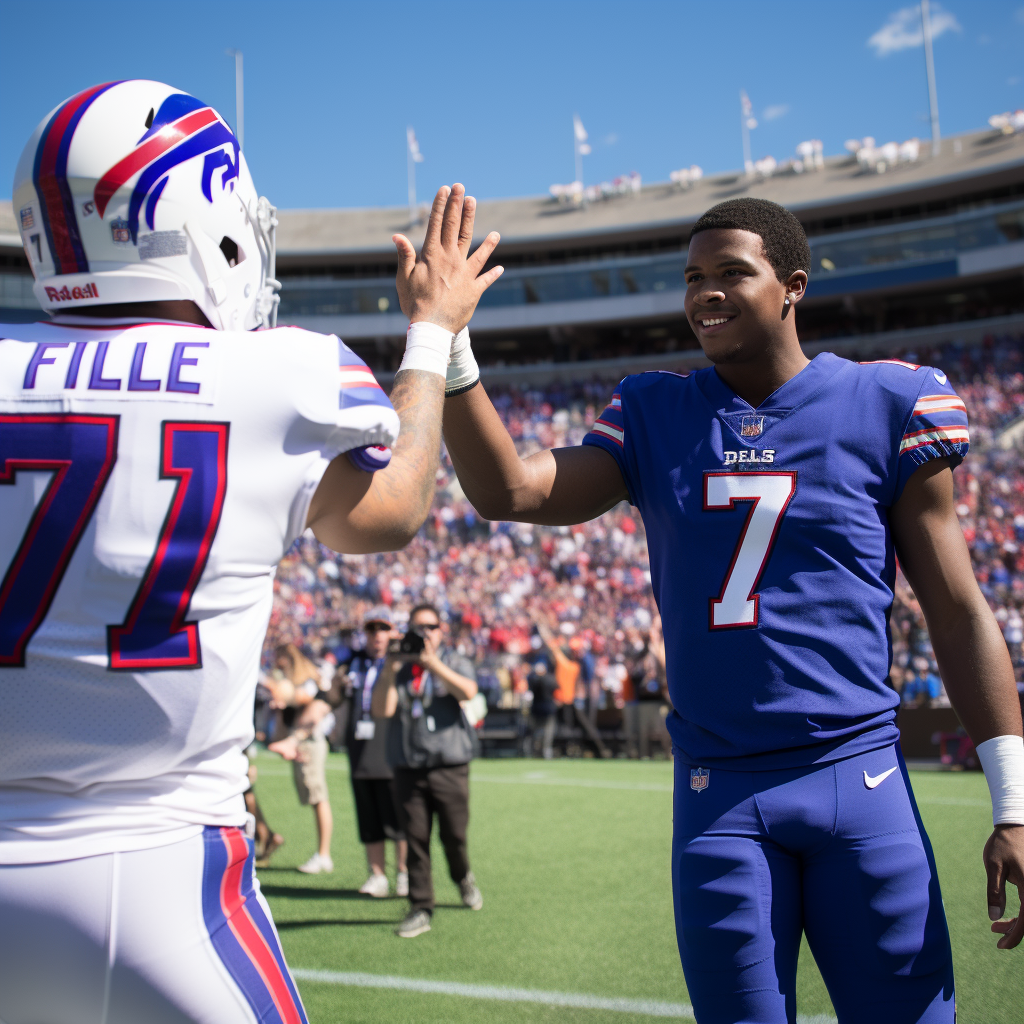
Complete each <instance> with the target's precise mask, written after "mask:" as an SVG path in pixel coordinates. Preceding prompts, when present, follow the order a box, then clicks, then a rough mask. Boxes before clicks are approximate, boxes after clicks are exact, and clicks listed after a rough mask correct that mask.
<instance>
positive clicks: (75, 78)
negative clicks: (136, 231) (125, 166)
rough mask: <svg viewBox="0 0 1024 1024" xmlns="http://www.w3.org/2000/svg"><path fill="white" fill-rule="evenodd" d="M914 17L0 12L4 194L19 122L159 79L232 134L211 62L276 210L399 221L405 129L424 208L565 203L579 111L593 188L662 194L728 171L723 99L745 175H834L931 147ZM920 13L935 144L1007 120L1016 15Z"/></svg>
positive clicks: (727, 8)
mask: <svg viewBox="0 0 1024 1024" xmlns="http://www.w3.org/2000/svg"><path fill="white" fill-rule="evenodd" d="M910 6H912V5H909V4H908V3H907V2H906V0H904V2H901V0H894V2H877V0H857V2H856V3H850V2H845V3H838V2H832V0H815V2H807V0H789V2H787V3H781V2H776V0H733V2H731V3H729V4H724V3H714V2H707V0H705V2H703V3H697V2H691V0H676V2H671V3H670V2H660V0H619V2H614V3H606V2H603V0H585V2H577V0H543V2H534V0H506V2H503V3H497V2H488V0H485V2H480V0H477V2H475V3H461V2H458V0H449V2H448V3H446V4H427V3H398V2H389V0H375V2H372V3H361V4H349V3H343V2H335V3H320V2H315V0H289V2H287V3H280V2H278V3H263V2H261V0H248V2H245V3H238V2H233V0H218V2H217V3H211V2H209V0H206V2H195V0H177V2H176V3H174V4H154V3H138V2H132V3H124V2H120V0H104V2H103V3H102V4H88V3H85V4H83V3H81V2H75V3H57V2H46V0H36V3H34V4H14V3H6V4H5V5H4V10H3V27H4V39H5V46H4V59H3V60H2V61H0V196H10V194H11V182H12V178H13V174H14V167H15V164H16V163H17V159H18V155H19V153H20V152H21V148H22V146H23V145H24V143H25V141H26V140H27V138H28V136H29V135H30V133H31V132H32V129H33V128H34V126H35V125H36V123H37V122H38V121H39V120H41V119H42V117H43V116H44V115H45V114H46V112H47V111H48V110H50V109H51V108H52V107H53V106H55V105H56V104H57V103H59V102H60V101H61V100H63V99H64V98H65V97H67V96H68V95H71V94H73V93H75V92H77V91H79V90H80V89H82V88H85V87H86V86H88V85H92V84H94V83H97V82H101V81H109V80H111V79H120V78H133V77H134V78H155V79H159V80H162V81H166V82H169V83H171V84H173V85H174V86H176V87H178V88H181V89H184V90H186V91H188V92H192V93H194V94H195V95H197V96H199V97H201V98H202V99H204V100H205V101H206V102H208V103H211V104H213V105H214V106H215V107H217V108H218V109H219V110H220V111H221V113H222V114H223V115H224V116H225V117H226V118H227V119H228V120H229V121H230V122H232V123H233V122H234V64H233V61H232V59H231V58H230V57H228V56H227V55H226V54H225V52H224V51H225V48H227V47H237V48H240V49H241V50H243V51H244V54H245V83H246V89H245V137H246V147H245V149H246V156H247V159H248V161H249V165H250V167H251V169H252V172H253V176H254V178H255V180H256V185H257V187H258V188H259V190H260V191H261V192H263V193H265V194H266V195H267V196H269V197H270V199H271V200H272V201H273V202H275V203H276V204H277V205H278V206H281V207H286V208H287V207H320V206H373V205H382V204H402V203H404V202H405V195H406V161H405V129H406V125H407V124H411V125H413V126H414V127H415V130H416V134H417V136H418V138H419V142H420V147H421V149H422V152H423V154H424V157H425V161H424V162H423V163H422V164H420V165H419V167H418V193H419V197H420V198H421V199H425V198H426V197H427V196H428V195H429V194H430V193H431V192H432V190H433V189H434V188H435V187H436V186H437V185H440V184H442V183H445V182H451V181H455V180H461V181H463V182H465V183H466V185H467V187H468V188H469V190H470V191H471V192H472V193H473V194H475V195H477V196H480V197H481V198H494V197H499V196H514V195H529V194H537V193H542V192H545V191H546V190H547V187H548V186H549V185H550V184H552V183H554V182H567V181H571V180H572V178H573V150H572V115H573V113H574V112H576V113H578V114H579V115H580V117H581V119H582V121H583V124H584V125H585V127H586V129H587V131H588V132H589V134H590V140H591V142H592V144H593V153H592V154H591V155H590V156H589V157H587V158H585V164H584V178H585V180H586V181H587V182H588V183H590V182H595V181H600V180H602V179H607V178H610V177H613V176H614V175H616V174H621V173H626V172H629V171H634V170H635V171H639V172H640V173H641V174H642V175H643V178H644V180H645V181H659V180H660V181H663V180H667V178H668V175H669V172H670V171H671V170H673V169H675V168H677V167H684V166H689V165H690V164H693V163H696V164H699V165H700V166H702V167H703V168H704V170H705V172H706V173H707V172H714V171H721V170H728V169H732V168H736V167H739V166H740V165H741V163H742V151H741V143H740V132H739V100H738V93H739V90H740V89H746V90H747V92H748V93H749V94H750V98H751V101H752V102H753V105H754V110H755V114H756V116H757V117H758V120H759V122H760V123H759V126H758V128H757V129H756V130H755V131H754V132H753V133H752V146H753V154H754V157H755V158H758V157H762V156H765V155H767V154H771V155H772V156H774V157H775V158H776V159H777V160H782V159H784V158H786V157H787V156H790V155H792V154H793V151H794V148H795V146H796V144H797V143H798V142H800V141H802V140H804V139H809V138H820V139H822V140H823V141H824V143H825V152H826V153H835V152H839V151H840V150H841V149H842V144H843V141H844V140H845V139H848V138H853V137H860V136H864V135H873V136H874V137H875V138H876V139H877V141H878V142H879V143H882V142H887V141H890V140H895V141H902V140H903V139H906V138H909V137H911V136H914V135H917V136H920V137H927V136H928V134H929V127H928V123H927V112H928V97H927V90H926V82H925V71H924V54H923V51H922V49H921V47H920V45H915V42H916V40H915V32H917V30H918V26H919V21H918V20H916V18H915V15H914V12H913V11H912V10H909V8H910ZM901 11H903V12H904V13H903V14H901V13H900V12H901ZM933 12H935V13H934V15H933V16H934V17H935V18H936V21H937V24H938V26H940V27H941V32H940V34H939V36H938V38H937V39H936V42H935V62H936V72H937V77H938V94H939V109H940V115H941V123H942V130H943V134H944V135H945V134H952V133H955V132H960V131H966V130H970V129H975V128H979V127H982V126H984V125H985V123H986V120H987V118H988V117H989V115H991V114H994V113H999V112H1001V111H1004V110H1010V109H1014V108H1016V107H1021V106H1024V56H1022V55H1024V0H1014V2H1001V0H984V2H978V0H974V2H967V0H943V3H942V4H935V3H933ZM872 39H874V42H873V43H869V40H872ZM43 43H45V49H44V46H43ZM44 55H45V57H44Z"/></svg>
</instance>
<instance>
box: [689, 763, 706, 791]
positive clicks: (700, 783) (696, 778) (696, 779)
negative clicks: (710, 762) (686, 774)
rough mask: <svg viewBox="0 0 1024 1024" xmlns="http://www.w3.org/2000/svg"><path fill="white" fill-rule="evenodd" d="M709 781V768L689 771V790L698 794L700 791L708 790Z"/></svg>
mask: <svg viewBox="0 0 1024 1024" xmlns="http://www.w3.org/2000/svg"><path fill="white" fill-rule="evenodd" d="M710 779H711V770H710V769H709V768H691V769H690V789H694V790H696V791H697V792H698V793H699V792H700V791H701V790H702V789H707V788H708V782H709V781H710Z"/></svg>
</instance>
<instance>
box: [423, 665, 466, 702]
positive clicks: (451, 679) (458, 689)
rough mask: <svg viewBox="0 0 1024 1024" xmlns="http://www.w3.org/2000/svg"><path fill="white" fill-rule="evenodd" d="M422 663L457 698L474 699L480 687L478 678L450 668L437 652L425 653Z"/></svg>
mask: <svg viewBox="0 0 1024 1024" xmlns="http://www.w3.org/2000/svg"><path fill="white" fill-rule="evenodd" d="M420 664H421V665H422V666H423V667H424V668H425V669H426V670H427V671H428V672H429V673H430V674H431V675H432V676H434V678H435V679H439V680H440V681H441V684H442V685H443V686H444V688H445V690H446V691H447V692H448V693H449V694H450V695H451V696H452V697H454V698H455V699H456V700H472V699H473V698H474V697H475V696H476V694H477V690H478V689H479V687H478V686H477V685H476V680H474V679H470V678H469V676H464V675H461V674H460V673H458V672H456V671H455V670H454V669H452V668H449V667H448V666H447V665H446V664H445V663H444V662H443V661H442V660H441V659H440V658H439V657H438V656H437V655H436V654H431V655H426V654H424V655H423V656H422V657H421V658H420Z"/></svg>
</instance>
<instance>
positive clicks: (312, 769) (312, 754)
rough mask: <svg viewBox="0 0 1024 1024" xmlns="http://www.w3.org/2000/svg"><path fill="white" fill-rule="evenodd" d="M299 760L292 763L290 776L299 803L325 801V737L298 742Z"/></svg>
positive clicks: (315, 737)
mask: <svg viewBox="0 0 1024 1024" xmlns="http://www.w3.org/2000/svg"><path fill="white" fill-rule="evenodd" d="M299 758H302V759H303V760H299V759H298V758H297V759H296V760H294V761H292V775H293V777H294V779H295V791H296V792H297V793H298V794H299V803H300V804H302V805H303V806H306V805H307V804H318V803H320V802H321V801H322V800H326V799H327V737H326V736H310V738H309V739H308V740H301V741H300V742H299Z"/></svg>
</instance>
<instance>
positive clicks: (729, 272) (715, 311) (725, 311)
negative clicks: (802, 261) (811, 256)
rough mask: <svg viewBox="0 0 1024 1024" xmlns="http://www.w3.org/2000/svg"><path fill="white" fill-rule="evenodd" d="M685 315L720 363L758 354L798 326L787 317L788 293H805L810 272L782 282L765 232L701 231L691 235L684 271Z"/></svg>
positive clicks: (797, 295)
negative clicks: (770, 256) (763, 235)
mask: <svg viewBox="0 0 1024 1024" xmlns="http://www.w3.org/2000/svg"><path fill="white" fill-rule="evenodd" d="M684 277H685V279H686V298H685V300H684V306H685V309H686V316H687V319H688V320H689V321H690V326H691V327H692V328H693V332H694V334H696V335H697V340H698V341H699V342H700V347H701V348H702V349H703V350H704V354H705V355H706V356H707V357H708V359H710V360H711V361H712V362H713V363H714V364H715V365H716V366H717V365H722V364H730V363H745V362H750V361H752V360H756V359H758V358H759V357H760V356H762V355H763V354H764V353H765V352H766V351H767V350H768V349H769V348H771V346H772V345H773V344H775V343H776V342H777V341H779V340H781V339H782V338H784V337H785V336H786V335H787V334H788V333H789V332H790V331H794V338H795V328H794V320H795V318H794V317H792V316H791V317H788V318H786V319H784V318H783V316H782V313H783V309H784V308H785V301H786V298H787V296H788V297H789V299H790V301H791V302H796V301H798V300H799V298H800V297H801V296H802V295H803V291H804V288H805V287H806V284H807V275H806V274H805V273H804V272H803V271H802V270H798V271H796V272H795V273H794V274H792V275H791V276H790V278H789V279H788V280H787V281H785V282H782V281H780V280H779V279H778V277H777V276H776V274H775V270H774V269H773V268H772V265H771V264H770V263H769V262H768V260H767V259H766V258H765V255H764V244H763V243H762V241H761V236H760V235H757V234H755V233H754V232H753V231H742V230H740V229H738V228H716V229H712V230H709V231H701V232H700V233H699V234H696V235H694V236H693V238H692V239H691V240H690V249H689V254H688V257H687V261H686V270H685V272H684Z"/></svg>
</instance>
